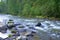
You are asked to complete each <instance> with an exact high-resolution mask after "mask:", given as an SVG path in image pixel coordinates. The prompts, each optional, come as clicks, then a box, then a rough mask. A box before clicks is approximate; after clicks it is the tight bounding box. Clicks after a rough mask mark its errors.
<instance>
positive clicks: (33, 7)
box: [0, 0, 60, 18]
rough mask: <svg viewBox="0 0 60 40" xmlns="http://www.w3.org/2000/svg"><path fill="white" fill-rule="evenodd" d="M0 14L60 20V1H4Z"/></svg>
mask: <svg viewBox="0 0 60 40" xmlns="http://www.w3.org/2000/svg"><path fill="white" fill-rule="evenodd" d="M0 12H1V13H6V14H12V15H18V16H25V17H55V18H60V0H5V1H2V2H0Z"/></svg>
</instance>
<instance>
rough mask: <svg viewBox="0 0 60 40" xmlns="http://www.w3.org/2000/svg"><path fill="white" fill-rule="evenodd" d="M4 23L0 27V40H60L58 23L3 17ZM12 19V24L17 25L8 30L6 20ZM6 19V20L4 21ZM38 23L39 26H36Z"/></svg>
mask: <svg viewBox="0 0 60 40" xmlns="http://www.w3.org/2000/svg"><path fill="white" fill-rule="evenodd" d="M4 17H5V19H4V18H3V19H4V20H5V21H2V20H3V19H0V20H1V21H2V23H5V24H4V26H3V27H0V40H60V21H55V20H48V19H32V18H31V19H26V18H18V17H16V16H11V15H8V16H7V15H5V16H4ZM11 18H12V19H13V20H14V24H19V25H17V26H15V27H12V28H11V29H9V28H8V27H7V26H5V25H6V24H7V23H6V22H7V21H8V19H11ZM6 19H7V20H6ZM38 22H40V23H41V25H40V26H36V25H37V24H38Z"/></svg>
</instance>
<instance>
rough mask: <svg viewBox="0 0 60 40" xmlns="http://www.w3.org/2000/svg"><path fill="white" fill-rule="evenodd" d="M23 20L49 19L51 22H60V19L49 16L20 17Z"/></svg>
mask: <svg viewBox="0 0 60 40" xmlns="http://www.w3.org/2000/svg"><path fill="white" fill-rule="evenodd" d="M20 17H22V18H28V19H29V18H36V19H49V20H57V21H60V18H55V17H47V16H20Z"/></svg>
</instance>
